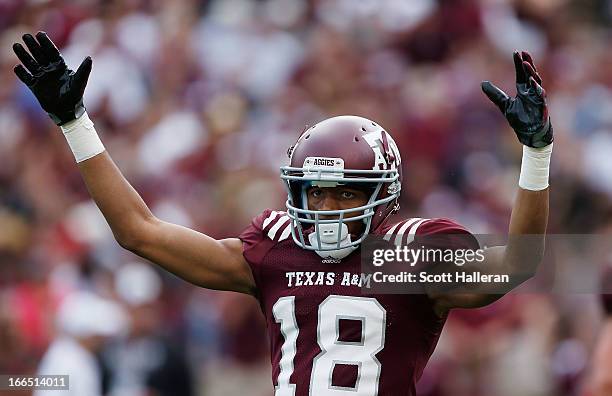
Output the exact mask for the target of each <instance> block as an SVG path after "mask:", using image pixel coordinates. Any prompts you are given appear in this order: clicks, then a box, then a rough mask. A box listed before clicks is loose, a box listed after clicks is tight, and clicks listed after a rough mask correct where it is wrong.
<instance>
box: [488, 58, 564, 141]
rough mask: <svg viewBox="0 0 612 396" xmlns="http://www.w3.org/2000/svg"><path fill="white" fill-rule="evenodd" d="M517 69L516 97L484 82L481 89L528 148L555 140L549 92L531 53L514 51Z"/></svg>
mask: <svg viewBox="0 0 612 396" xmlns="http://www.w3.org/2000/svg"><path fill="white" fill-rule="evenodd" d="M514 67H515V69H516V93H517V94H516V97H514V98H510V97H509V96H508V95H507V94H506V93H505V92H504V91H502V90H501V89H499V88H497V87H496V86H495V85H493V84H491V83H490V82H489V81H483V82H482V85H481V87H482V90H483V92H484V93H485V94H486V95H487V97H488V98H489V99H490V100H491V102H493V103H495V105H497V107H499V109H500V110H501V112H502V113H503V114H504V116H505V117H506V119H507V120H508V122H509V123H510V126H511V127H512V129H514V132H515V133H516V136H518V139H519V141H520V142H521V143H522V144H524V145H525V146H529V147H536V148H539V147H544V146H548V145H549V144H551V143H552V141H553V128H552V124H551V123H550V118H549V116H548V107H547V105H546V91H545V90H544V88H542V78H541V77H540V75H539V74H538V73H537V69H536V67H535V65H534V64H533V59H531V55H529V53H527V52H525V51H523V52H521V53H520V54H519V53H518V51H517V52H514Z"/></svg>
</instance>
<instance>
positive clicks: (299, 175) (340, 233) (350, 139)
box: [281, 116, 402, 252]
mask: <svg viewBox="0 0 612 396" xmlns="http://www.w3.org/2000/svg"><path fill="white" fill-rule="evenodd" d="M288 154H289V158H290V165H289V166H283V167H281V179H283V180H284V181H285V182H286V186H287V190H288V199H287V213H288V215H289V217H290V218H291V220H292V226H293V227H292V235H293V238H294V241H295V242H296V243H297V244H298V245H299V246H301V247H302V248H305V249H310V250H316V251H328V252H329V251H336V250H338V249H341V248H352V249H354V248H356V246H358V245H359V243H361V242H362V241H363V239H364V238H365V237H366V236H367V234H368V233H369V232H370V231H372V230H376V229H377V228H378V227H380V226H381V225H382V224H383V222H384V221H385V219H386V218H387V217H389V216H390V215H391V214H392V213H393V212H394V211H396V210H397V209H398V208H399V204H398V199H399V195H400V190H401V180H402V171H401V169H402V168H401V157H400V153H399V150H398V148H397V145H396V144H395V142H394V141H393V138H392V137H391V135H389V133H387V132H386V131H385V130H384V129H383V128H382V127H381V126H380V125H378V124H377V123H375V122H373V121H371V120H368V119H367V118H362V117H357V116H339V117H333V118H329V119H326V120H324V121H321V122H319V123H317V124H315V125H313V126H312V127H310V128H308V129H307V130H305V131H304V132H303V133H302V135H301V136H300V138H299V139H298V141H297V142H296V143H295V145H293V146H292V147H291V148H290V149H289V151H288ZM338 185H352V186H356V187H358V186H367V187H371V189H372V194H371V197H370V199H369V200H368V202H367V204H366V205H363V206H359V207H356V208H351V209H344V210H325V211H315V210H310V209H309V208H308V207H307V200H306V190H307V189H308V188H309V187H310V186H318V187H336V186H338ZM354 212H357V213H360V214H359V215H358V216H355V217H350V218H346V217H345V215H346V214H347V213H354ZM322 215H325V216H334V217H335V216H338V218H337V219H329V218H326V219H320V216H322ZM349 221H363V222H364V223H365V225H366V227H365V231H364V233H363V234H362V235H361V236H360V237H359V238H357V239H356V240H354V241H350V238H349V241H348V242H347V241H346V237H347V233H348V231H347V230H348V227H346V224H345V223H346V222H349ZM306 230H312V231H313V232H312V234H313V235H315V236H316V237H315V238H314V239H313V238H310V239H307V238H305V237H304V236H305V231H306ZM328 237H332V239H331V240H330V238H328ZM343 241H344V242H343ZM352 249H351V250H352Z"/></svg>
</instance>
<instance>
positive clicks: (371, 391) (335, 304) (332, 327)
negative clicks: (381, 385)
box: [272, 295, 386, 396]
mask: <svg viewBox="0 0 612 396" xmlns="http://www.w3.org/2000/svg"><path fill="white" fill-rule="evenodd" d="M272 311H273V313H274V318H275V319H276V322H277V323H280V324H281V333H282V334H283V337H284V339H285V342H284V343H283V346H282V348H281V353H282V354H281V356H282V357H281V360H280V363H279V368H280V373H279V375H278V380H277V382H278V385H277V387H276V393H275V396H293V395H295V384H291V383H289V378H290V377H291V374H292V373H293V359H294V358H295V355H296V341H297V336H298V334H299V329H298V328H297V322H296V320H295V297H282V298H280V299H279V300H278V301H277V302H276V304H274V307H273V308H272ZM341 319H350V320H359V321H361V341H360V342H345V341H340V340H339V336H340V320H341ZM385 323H386V311H385V309H384V308H383V307H382V306H381V305H380V304H379V303H378V301H376V299H374V298H366V297H351V296H336V295H332V296H329V297H327V298H326V299H325V300H324V301H323V302H322V303H321V304H320V305H319V315H318V323H317V342H318V344H319V347H320V348H321V353H319V355H318V356H317V357H316V358H315V359H314V362H313V366H312V374H311V376H310V395H316V396H348V395H352V396H375V395H376V394H377V393H378V381H379V377H380V362H379V361H378V359H376V354H377V353H378V352H380V351H381V350H382V349H383V347H384V344H385ZM336 364H346V365H354V366H357V370H358V373H357V382H356V384H355V387H354V388H345V387H340V386H333V385H332V373H333V371H334V367H335V365H336Z"/></svg>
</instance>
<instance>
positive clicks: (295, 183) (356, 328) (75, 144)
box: [13, 32, 553, 396]
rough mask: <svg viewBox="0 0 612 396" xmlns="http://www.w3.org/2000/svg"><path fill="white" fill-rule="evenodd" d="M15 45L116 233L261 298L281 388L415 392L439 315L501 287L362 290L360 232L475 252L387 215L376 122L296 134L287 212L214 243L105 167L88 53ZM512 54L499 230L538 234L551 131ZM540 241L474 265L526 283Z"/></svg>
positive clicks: (38, 41) (356, 394)
mask: <svg viewBox="0 0 612 396" xmlns="http://www.w3.org/2000/svg"><path fill="white" fill-rule="evenodd" d="M23 42H24V43H25V46H26V47H27V49H26V48H25V47H24V46H22V45H21V44H19V43H16V44H14V46H13V49H14V51H15V53H16V55H17V57H18V58H19V60H20V61H21V64H20V65H18V66H16V67H15V73H16V74H17V76H18V77H19V79H20V80H21V81H22V82H24V83H25V84H26V85H27V86H28V87H29V88H30V90H31V91H32V92H33V94H34V95H35V96H36V98H37V99H38V101H39V102H40V105H41V107H42V108H43V109H44V110H45V111H46V112H47V113H48V114H49V116H50V117H51V119H52V120H53V121H54V122H55V123H56V124H57V125H59V126H60V128H61V130H62V133H63V134H64V136H65V138H66V140H67V142H68V145H69V146H70V148H71V150H72V152H73V153H74V156H75V160H76V163H77V166H78V168H79V170H80V173H81V175H82V177H83V179H84V181H85V184H86V185H87V188H88V190H89V193H90V195H91V197H92V198H93V200H94V201H95V202H96V204H97V205H98V207H99V208H100V210H101V212H102V214H103V215H104V217H105V218H106V220H107V222H108V224H109V225H110V227H111V229H112V231H113V234H114V236H115V238H116V240H117V242H118V243H119V244H120V245H121V246H122V247H124V248H126V249H128V250H130V251H132V252H134V253H136V254H137V255H139V256H141V257H143V258H146V259H148V260H150V261H152V262H154V263H156V264H158V265H160V266H161V267H163V268H164V269H166V270H167V271H170V272H172V273H174V274H176V275H178V276H180V277H182V278H183V279H185V280H186V281H188V282H191V283H193V284H195V285H198V286H201V287H205V288H210V289H218V290H231V291H236V292H240V293H246V294H249V295H252V296H254V297H256V298H257V299H258V301H259V303H260V305H261V307H262V310H263V313H264V315H265V317H266V321H267V327H268V333H269V341H270V348H271V363H272V367H273V370H272V376H273V378H272V382H273V384H274V387H275V394H276V395H277V396H285V395H296V396H302V395H317V396H324V395H334V396H341V395H347V396H348V395H351V396H373V395H398V394H403V395H414V394H415V383H416V382H417V380H418V378H419V377H420V375H421V373H422V371H423V368H424V367H425V364H426V363H427V360H428V359H429V357H430V355H431V353H432V352H433V350H434V348H435V345H436V343H437V340H438V337H439V335H440V332H441V330H442V327H443V325H444V322H445V320H446V317H447V315H448V313H449V311H450V310H451V309H453V308H457V307H464V308H469V307H481V306H484V305H487V304H489V303H491V302H492V301H494V300H496V299H498V298H499V297H500V296H501V294H491V293H490V285H487V284H484V283H483V284H477V285H475V286H473V287H472V288H471V289H470V290H469V291H466V292H464V293H442V292H439V291H436V290H435V289H433V288H432V289H431V290H429V289H428V290H427V291H426V293H424V294H365V293H363V292H362V289H361V288H360V287H359V282H355V281H354V280H355V279H357V278H358V276H359V273H360V271H361V257H360V255H361V252H360V249H359V247H360V245H361V244H362V242H363V241H364V238H366V237H367V236H368V235H374V236H379V237H380V238H382V239H384V240H386V241H389V242H393V243H406V242H409V241H410V240H412V239H414V238H415V237H417V236H423V235H436V234H457V235H464V236H467V238H462V239H461V244H460V245H461V246H453V247H452V248H471V249H478V248H479V246H478V242H477V241H476V239H475V237H473V236H472V235H471V234H470V233H469V232H468V231H467V230H466V229H465V228H463V227H462V226H461V225H459V224H457V223H455V222H453V221H452V220H449V219H435V218H434V219H426V218H409V219H395V218H394V217H393V216H392V214H393V213H394V212H396V211H397V209H398V199H399V196H400V192H401V187H402V168H401V156H400V153H399V151H398V148H397V146H396V144H395V142H394V141H393V138H392V137H391V135H390V134H389V133H388V132H387V131H385V130H384V128H383V127H382V126H380V125H378V124H377V123H375V122H373V121H370V120H368V119H365V118H361V117H356V116H340V117H334V118H330V119H327V120H323V121H321V122H319V123H317V124H315V125H313V126H312V127H311V128H309V129H307V130H306V131H304V132H303V133H302V135H301V136H300V137H299V138H298V140H297V142H296V143H295V145H293V146H292V147H291V148H290V149H289V151H288V154H289V159H290V165H289V166H287V167H282V168H281V178H282V180H283V182H284V183H285V184H286V186H287V191H288V199H287V204H286V207H287V209H286V211H281V210H266V211H264V212H263V213H261V214H260V215H259V216H257V217H256V218H255V219H254V220H253V221H252V223H251V225H249V226H248V227H247V228H246V229H245V230H244V231H243V232H242V233H241V234H240V235H239V236H238V237H236V238H228V239H222V240H216V239H214V238H211V237H209V236H207V235H204V234H201V233H199V232H197V231H194V230H191V229H188V228H185V227H181V226H178V225H175V224H170V223H167V222H165V221H162V220H160V219H158V218H156V217H155V216H154V215H153V214H152V213H151V211H150V210H149V208H148V207H147V205H146V204H145V202H144V201H143V200H142V198H141V197H140V196H139V194H138V193H137V192H136V191H135V190H134V188H132V186H131V185H130V184H129V182H128V181H127V180H126V179H125V178H124V177H123V175H122V174H121V172H120V171H119V169H118V168H117V166H115V164H114V163H113V161H112V159H111V157H110V155H109V153H108V152H107V151H106V150H105V148H104V145H103V144H102V142H101V140H100V138H99V137H98V135H97V133H96V130H95V129H94V125H93V122H92V121H91V120H90V119H89V117H88V115H87V112H86V111H85V107H84V105H83V92H84V90H85V86H86V84H87V79H88V76H89V74H90V71H91V68H92V60H91V58H90V57H87V58H86V59H85V60H84V61H83V62H82V63H81V65H80V66H79V67H78V69H77V70H76V72H73V71H72V70H70V69H69V68H68V67H67V66H66V64H65V63H64V60H63V59H62V57H61V55H60V52H59V51H58V49H57V48H56V47H55V45H54V44H53V43H52V42H51V40H50V39H49V38H48V37H47V35H46V34H45V33H44V32H39V33H37V34H36V36H35V37H34V36H32V35H29V34H26V35H24V36H23ZM514 63H515V68H516V86H517V91H518V92H517V95H516V96H515V97H509V96H508V95H507V94H505V93H504V92H503V91H502V90H500V89H499V88H497V87H495V86H494V85H492V84H491V83H489V82H483V84H482V89H483V91H484V92H485V94H486V95H487V96H488V97H489V99H490V100H491V101H493V103H494V104H495V105H497V106H498V107H499V109H500V110H501V111H502V113H503V114H504V116H505V117H506V118H507V120H508V121H509V123H510V125H511V126H512V128H513V129H514V130H515V132H516V134H517V136H518V139H519V141H520V142H521V143H522V144H523V159H522V166H521V173H520V178H519V182H518V184H519V189H518V194H517V197H516V201H515V203H514V207H513V210H512V215H511V217H510V227H509V234H510V235H511V236H521V235H528V234H529V235H539V236H543V235H544V234H545V232H546V225H547V221H548V173H549V171H548V169H549V163H550V156H551V152H552V141H553V133H552V131H553V129H552V126H551V123H550V119H549V116H548V112H547V107H546V99H545V98H546V95H545V92H544V89H543V88H542V85H541V84H542V80H541V78H540V76H539V75H538V73H537V71H536V67H535V65H534V63H533V60H532V59H531V57H530V56H529V54H527V53H525V52H522V53H519V52H516V53H514ZM543 249H544V245H543V238H537V243H535V244H533V245H532V247H531V249H529V251H528V252H526V253H527V254H525V252H524V249H521V248H520V246H519V244H516V243H511V242H509V243H508V244H507V245H506V246H500V247H495V248H489V249H486V250H485V254H484V259H485V260H484V263H483V267H486V268H488V270H489V271H490V272H495V273H507V274H511V273H520V274H524V277H523V278H524V279H526V278H528V277H529V276H531V275H532V274H533V272H534V271H535V268H536V266H537V264H538V263H539V262H540V259H541V257H542V254H543ZM347 274H348V275H347ZM347 279H350V281H347ZM524 279H523V280H524Z"/></svg>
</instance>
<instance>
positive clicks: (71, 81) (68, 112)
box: [13, 32, 91, 125]
mask: <svg viewBox="0 0 612 396" xmlns="http://www.w3.org/2000/svg"><path fill="white" fill-rule="evenodd" d="M36 40H38V41H36ZM23 42H24V43H25V45H26V46H27V47H28V49H29V50H30V53H31V55H30V53H28V51H26V50H25V48H23V46H22V45H21V44H19V43H15V44H13V50H14V51H15V54H17V57H18V58H19V60H20V61H21V63H22V64H23V65H17V66H15V69H14V70H15V74H16V75H17V77H19V79H20V80H21V81H23V82H24V83H25V84H26V85H27V86H28V88H30V90H31V91H32V93H33V94H34V96H36V99H38V103H40V106H41V107H42V108H43V109H44V110H45V111H46V112H47V113H48V114H49V116H50V117H51V119H52V120H53V122H55V123H56V124H57V125H63V124H65V123H67V122H69V121H72V120H74V119H76V118H78V117H80V116H81V115H83V113H84V112H85V106H84V105H83V92H85V86H86V85H87V79H88V78H89V73H90V72H91V58H90V57H89V56H88V57H87V58H85V60H84V61H83V62H82V63H81V65H80V66H79V68H78V69H77V71H76V73H75V72H74V71H72V70H70V69H69V68H68V67H67V66H66V63H65V62H64V59H63V58H62V56H61V54H60V52H59V51H58V49H57V47H55V44H53V42H52V41H51V40H50V39H49V37H47V34H46V33H45V32H38V33H36V39H35V38H34V37H32V35H31V34H24V35H23ZM24 66H25V67H24ZM26 69H27V70H26Z"/></svg>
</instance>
